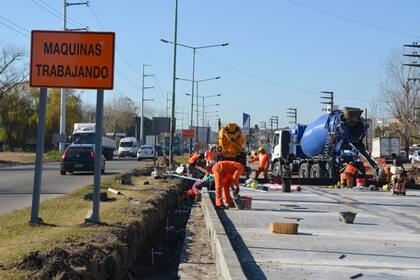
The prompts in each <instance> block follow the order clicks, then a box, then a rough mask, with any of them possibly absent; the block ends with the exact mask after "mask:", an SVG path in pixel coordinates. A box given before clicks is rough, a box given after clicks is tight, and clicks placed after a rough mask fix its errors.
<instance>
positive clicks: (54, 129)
mask: <svg viewBox="0 0 420 280" xmlns="http://www.w3.org/2000/svg"><path fill="white" fill-rule="evenodd" d="M60 100H61V95H60V90H59V89H51V90H49V92H48V101H47V111H46V115H45V143H46V144H47V145H50V144H51V140H52V135H53V134H54V133H58V132H59V131H60V108H61V107H60ZM81 120H82V101H81V99H80V96H78V95H77V94H75V93H74V92H73V91H70V90H67V91H66V135H71V133H72V132H73V126H74V123H77V122H80V121H81Z"/></svg>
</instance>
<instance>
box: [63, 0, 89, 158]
mask: <svg viewBox="0 0 420 280" xmlns="http://www.w3.org/2000/svg"><path fill="white" fill-rule="evenodd" d="M76 5H86V6H89V2H87V1H86V2H74V3H69V2H67V0H64V5H63V9H64V10H63V30H64V31H67V30H75V29H68V28H67V7H69V6H76ZM77 30H87V27H86V28H80V29H77ZM66 93H67V90H66V89H64V88H62V89H61V91H60V138H61V139H60V140H61V141H60V143H59V149H60V151H61V152H64V148H65V144H66V143H65V142H66V137H65V135H66V97H67V96H66ZM63 141H64V142H63Z"/></svg>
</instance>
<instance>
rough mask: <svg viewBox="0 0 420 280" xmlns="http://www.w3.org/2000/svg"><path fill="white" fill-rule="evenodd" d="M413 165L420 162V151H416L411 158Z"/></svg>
mask: <svg viewBox="0 0 420 280" xmlns="http://www.w3.org/2000/svg"><path fill="white" fill-rule="evenodd" d="M410 161H411V163H416V162H420V150H415V151H414V152H413V153H412V154H411V157H410Z"/></svg>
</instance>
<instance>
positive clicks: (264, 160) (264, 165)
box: [250, 146, 270, 179]
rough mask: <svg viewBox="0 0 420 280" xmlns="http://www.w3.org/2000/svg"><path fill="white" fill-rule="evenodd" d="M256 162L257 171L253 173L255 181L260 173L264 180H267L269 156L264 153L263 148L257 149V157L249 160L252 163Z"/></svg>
mask: <svg viewBox="0 0 420 280" xmlns="http://www.w3.org/2000/svg"><path fill="white" fill-rule="evenodd" d="M257 160H258V162H259V166H258V169H257V171H255V179H257V178H258V175H260V173H261V172H263V173H264V178H267V176H268V167H269V165H270V156H269V154H267V153H266V152H265V148H264V146H260V147H259V148H258V155H257V156H255V157H254V158H253V159H251V160H250V162H254V161H257Z"/></svg>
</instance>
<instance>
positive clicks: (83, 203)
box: [0, 169, 178, 279]
mask: <svg viewBox="0 0 420 280" xmlns="http://www.w3.org/2000/svg"><path fill="white" fill-rule="evenodd" d="M149 171H150V170H149ZM149 171H148V170H145V169H141V170H134V171H132V172H129V173H125V174H121V175H118V176H115V177H113V178H110V179H106V180H104V182H103V183H102V185H101V192H106V191H107V189H108V188H112V189H114V190H117V191H119V192H120V193H121V194H122V195H121V194H119V195H116V194H113V193H110V192H107V196H106V198H105V199H104V201H102V202H101V224H99V225H86V224H84V218H85V216H86V214H87V212H88V211H89V210H90V209H91V207H92V201H91V200H90V196H91V192H92V186H91V185H90V186H85V187H83V188H80V189H78V190H76V191H74V192H72V193H70V194H67V195H65V196H62V197H58V198H54V199H50V200H46V201H44V202H43V203H41V208H40V217H41V218H42V219H43V221H44V224H43V225H41V226H30V225H29V224H28V220H29V217H30V209H29V208H26V209H22V210H16V211H14V212H12V213H9V214H6V215H3V216H0V279H51V278H54V277H57V278H58V279H79V278H81V277H82V276H83V277H85V276H89V277H90V278H89V279H104V278H108V279H119V278H124V277H126V276H127V273H128V270H129V268H130V267H131V265H133V263H134V262H135V261H136V260H137V258H138V256H140V255H142V252H149V250H150V248H148V246H150V245H148V244H150V243H151V242H150V241H151V240H152V239H153V238H155V234H156V232H158V231H159V229H160V228H161V227H162V224H164V223H165V221H166V218H167V216H168V213H169V212H170V211H171V210H172V209H175V207H176V206H177V199H178V197H177V191H176V189H177V187H176V186H175V183H176V181H164V180H157V179H154V178H152V177H150V176H145V175H146V174H147V173H148V172H149ZM122 178H125V179H124V180H122ZM126 178H129V179H126ZM146 181H147V182H146ZM105 275H106V277H105Z"/></svg>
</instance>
